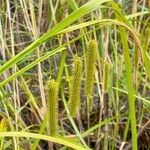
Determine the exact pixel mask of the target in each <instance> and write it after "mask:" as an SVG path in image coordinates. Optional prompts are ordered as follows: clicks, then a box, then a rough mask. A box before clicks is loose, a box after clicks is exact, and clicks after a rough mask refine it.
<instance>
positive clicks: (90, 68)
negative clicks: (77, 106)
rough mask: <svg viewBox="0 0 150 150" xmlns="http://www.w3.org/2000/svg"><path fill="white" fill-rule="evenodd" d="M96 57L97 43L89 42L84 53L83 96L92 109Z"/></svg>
mask: <svg viewBox="0 0 150 150" xmlns="http://www.w3.org/2000/svg"><path fill="white" fill-rule="evenodd" d="M96 56H97V42H96V41H95V40H90V41H89V43H88V50H87V53H86V65H85V71H86V72H85V76H86V78H85V94H86V96H87V97H88V98H89V103H90V104H89V105H90V108H92V103H93V100H92V99H93V98H92V97H93V88H94V75H95V61H96Z"/></svg>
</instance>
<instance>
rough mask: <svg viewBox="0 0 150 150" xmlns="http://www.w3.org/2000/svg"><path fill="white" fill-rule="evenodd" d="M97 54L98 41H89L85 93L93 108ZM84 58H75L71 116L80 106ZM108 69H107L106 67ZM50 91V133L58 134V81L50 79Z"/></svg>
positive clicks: (71, 90) (71, 89)
mask: <svg viewBox="0 0 150 150" xmlns="http://www.w3.org/2000/svg"><path fill="white" fill-rule="evenodd" d="M96 56H97V42H96V41H95V40H91V41H90V42H89V43H88V50H87V53H86V62H85V95H86V97H87V99H88V100H89V102H90V103H89V105H90V108H92V103H93V102H92V101H93V100H92V97H93V88H94V75H95V61H96ZM82 68H83V64H82V59H81V58H80V57H78V56H75V58H74V68H73V73H72V77H71V82H70V86H69V102H68V107H69V112H70V116H72V117H75V116H76V115H77V112H78V111H79V108H80V92H81V81H82ZM106 70H107V69H106ZM47 88H48V89H47V93H48V98H47V101H48V112H49V128H50V135H51V136H56V135H57V127H58V83H57V82H56V81H54V80H51V79H50V80H49V81H48V84H47Z"/></svg>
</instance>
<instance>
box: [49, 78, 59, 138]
mask: <svg viewBox="0 0 150 150" xmlns="http://www.w3.org/2000/svg"><path fill="white" fill-rule="evenodd" d="M47 86H48V87H47V94H48V98H47V101H48V111H49V128H50V135H51V136H56V135H57V127H58V83H57V82H56V81H55V80H49V81H48V84H47Z"/></svg>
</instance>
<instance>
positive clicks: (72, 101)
mask: <svg viewBox="0 0 150 150" xmlns="http://www.w3.org/2000/svg"><path fill="white" fill-rule="evenodd" d="M81 79H82V60H81V58H80V57H78V56H76V57H75V60H74V70H73V76H72V78H71V84H70V88H69V110H70V115H71V116H72V117H75V116H76V114H77V112H78V109H79V108H80V91H81Z"/></svg>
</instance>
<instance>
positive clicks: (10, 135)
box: [0, 132, 86, 150]
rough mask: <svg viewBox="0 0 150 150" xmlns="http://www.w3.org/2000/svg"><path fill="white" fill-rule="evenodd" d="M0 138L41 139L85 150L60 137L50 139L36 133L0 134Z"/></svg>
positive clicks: (77, 149)
mask: <svg viewBox="0 0 150 150" xmlns="http://www.w3.org/2000/svg"><path fill="white" fill-rule="evenodd" d="M0 137H20V138H21V137H26V138H34V139H41V140H45V141H50V142H55V143H58V144H62V145H65V146H68V147H71V148H74V149H76V150H86V149H85V148H83V147H82V146H80V145H78V144H77V143H73V142H70V141H67V140H64V138H60V137H51V136H47V135H42V134H36V133H29V132H0Z"/></svg>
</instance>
